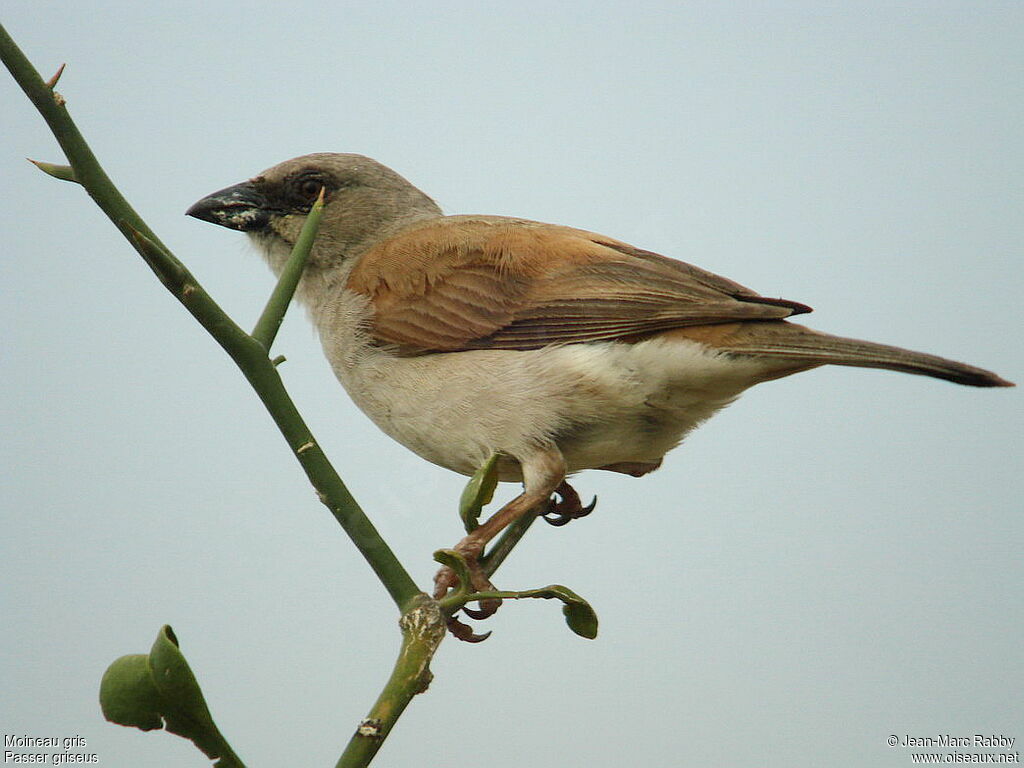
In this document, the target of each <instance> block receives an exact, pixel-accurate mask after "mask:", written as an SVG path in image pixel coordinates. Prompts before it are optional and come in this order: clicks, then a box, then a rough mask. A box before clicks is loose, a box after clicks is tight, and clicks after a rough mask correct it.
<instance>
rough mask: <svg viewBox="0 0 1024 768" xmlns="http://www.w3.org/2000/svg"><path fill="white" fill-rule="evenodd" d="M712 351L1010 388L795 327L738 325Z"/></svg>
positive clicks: (932, 359) (933, 359) (921, 358)
mask: <svg viewBox="0 0 1024 768" xmlns="http://www.w3.org/2000/svg"><path fill="white" fill-rule="evenodd" d="M716 346H719V348H721V349H723V350H725V351H727V352H731V353H736V354H749V355H757V356H762V355H769V356H771V357H779V358H783V359H785V360H791V361H804V362H807V363H808V364H811V365H850V366H856V367H859V368H885V369H887V370H891V371H903V372H905V373H914V374H918V375H921V376H932V377H934V378H936V379H945V380H946V381H952V382H956V383H957V384H965V385H967V386H970V387H1012V386H1014V384H1013V382H1010V381H1007V380H1006V379H1003V378H1002V377H1000V376H998V375H996V374H995V373H992V371H986V370H985V369H983V368H975V367H974V366H972V365H966V364H964V363H958V362H956V361H955V360H947V359H946V358H944V357H938V356H937V355H929V354H925V353H924V352H914V351H912V350H909V349H902V348H900V347H892V346H889V345H887V344H876V343H874V342H871V341H861V340H859V339H847V338H843V337H842V336H832V335H830V334H827V333H821V332H820V331H815V330H813V329H811V328H806V327H805V326H802V325H797V324H796V323H789V322H785V321H765V322H747V323H742V324H741V327H740V328H739V329H738V330H737V332H736V333H735V334H731V336H730V337H729V338H726V339H719V340H717V343H716Z"/></svg>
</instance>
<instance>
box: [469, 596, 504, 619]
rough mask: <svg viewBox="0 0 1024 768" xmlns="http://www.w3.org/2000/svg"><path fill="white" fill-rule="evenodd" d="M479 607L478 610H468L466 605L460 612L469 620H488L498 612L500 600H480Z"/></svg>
mask: <svg viewBox="0 0 1024 768" xmlns="http://www.w3.org/2000/svg"><path fill="white" fill-rule="evenodd" d="M479 605H480V608H470V607H469V606H468V605H464V606H462V612H463V613H464V614H466V615H467V616H469V618H471V619H476V620H477V621H481V620H483V619H489V618H490V617H491V616H493V615H494V614H496V613H497V612H498V608H500V607H501V600H481V601H480V602H479Z"/></svg>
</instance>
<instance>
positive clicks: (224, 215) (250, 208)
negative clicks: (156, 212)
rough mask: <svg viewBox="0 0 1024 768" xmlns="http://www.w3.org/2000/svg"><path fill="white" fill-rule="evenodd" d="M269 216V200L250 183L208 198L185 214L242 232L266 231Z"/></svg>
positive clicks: (221, 191) (223, 190)
mask: <svg viewBox="0 0 1024 768" xmlns="http://www.w3.org/2000/svg"><path fill="white" fill-rule="evenodd" d="M270 213H271V212H270V209H269V207H268V205H267V199H266V197H264V196H263V194H261V193H260V192H259V190H257V189H256V187H255V186H253V184H252V182H250V181H244V182H242V183H241V184H235V186H233V187H228V188H227V189H222V190H220V191H219V192H214V193H213V194H212V195H207V196H206V197H204V198H203V199H202V200H200V201H199V202H197V203H195V204H193V205H192V207H191V208H189V209H188V210H187V211H185V214H186V215H187V216H194V217H195V218H197V219H202V220H203V221H208V222H210V223H211V224H219V225H220V226H222V227H227V228H228V229H237V230H240V231H242V232H252V231H254V230H258V229H265V228H266V227H267V225H268V224H269V223H270Z"/></svg>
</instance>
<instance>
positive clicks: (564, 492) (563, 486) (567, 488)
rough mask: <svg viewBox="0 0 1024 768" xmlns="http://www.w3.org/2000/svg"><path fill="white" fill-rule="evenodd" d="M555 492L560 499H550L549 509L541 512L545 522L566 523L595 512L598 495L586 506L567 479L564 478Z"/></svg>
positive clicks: (553, 523)
mask: <svg viewBox="0 0 1024 768" xmlns="http://www.w3.org/2000/svg"><path fill="white" fill-rule="evenodd" d="M555 493H556V494H557V495H558V496H559V497H560V501H555V499H554V498H552V499H550V500H549V502H548V508H547V510H546V511H545V512H542V513H541V517H543V518H544V522H546V523H548V524H549V525H565V524H566V523H568V522H571V521H573V520H577V519H579V518H581V517H586V516H587V515H589V514H590V513H591V512H593V511H594V507H596V506H597V496H595V497H594V498H593V500H592V501H591V502H590V503H589V504H587V506H585V507H584V506H583V503H582V502H581V501H580V496H579V494H578V493H576V490H575V489H574V488H573V487H572V486H571V485H569V483H568V482H566V481H565V480H563V481H562V482H561V483H560V484H559V486H558V487H557V488H556V489H555Z"/></svg>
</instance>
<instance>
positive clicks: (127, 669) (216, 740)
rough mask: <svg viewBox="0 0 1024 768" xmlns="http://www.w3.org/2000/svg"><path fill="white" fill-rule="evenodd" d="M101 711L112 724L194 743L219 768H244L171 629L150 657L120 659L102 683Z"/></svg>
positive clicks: (159, 639)
mask: <svg viewBox="0 0 1024 768" xmlns="http://www.w3.org/2000/svg"><path fill="white" fill-rule="evenodd" d="M100 707H101V708H102V709H103V716H104V717H105V718H107V720H109V721H110V722H112V723H117V724H118V725H125V726H130V727H134V728H139V729H141V730H143V731H151V730H154V729H157V728H161V727H163V728H165V729H166V730H167V731H169V732H170V733H174V734H177V735H178V736H182V737H184V738H186V739H189V740H190V741H192V743H194V744H195V745H196V746H197V747H198V748H199V749H200V750H202V752H203V753H204V754H205V755H206V756H207V757H209V758H211V759H213V760H216V762H215V763H214V765H216V766H218V768H236V767H237V768H244V766H243V764H242V761H241V760H240V759H239V758H238V756H237V755H236V754H235V753H234V751H233V750H232V749H231V747H230V746H229V745H228V743H227V741H226V740H225V739H224V737H223V736H222V735H221V733H220V731H219V730H217V726H216V724H215V723H214V722H213V717H212V716H211V715H210V710H209V709H208V708H207V706H206V700H205V699H204V698H203V692H202V690H200V688H199V683H198V682H197V681H196V678H195V675H193V674H192V670H191V669H190V668H189V666H188V662H187V661H185V657H184V656H183V655H182V653H181V651H180V650H179V648H178V639H177V638H176V637H175V636H174V631H173V630H172V629H171V628H170V627H169V626H164V627H162V628H161V629H160V632H159V633H158V634H157V637H156V641H155V642H154V643H153V647H152V649H151V650H150V652H149V655H148V656H147V655H143V654H134V655H131V656H122V657H121V658H119V659H117V661H115V662H114V663H113V664H111V665H110V666H109V667H108V668H107V671H106V672H105V673H104V675H103V680H102V681H101V682H100Z"/></svg>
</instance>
